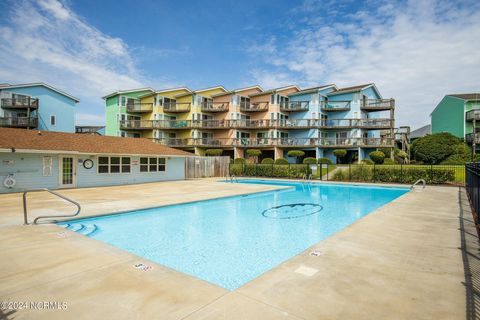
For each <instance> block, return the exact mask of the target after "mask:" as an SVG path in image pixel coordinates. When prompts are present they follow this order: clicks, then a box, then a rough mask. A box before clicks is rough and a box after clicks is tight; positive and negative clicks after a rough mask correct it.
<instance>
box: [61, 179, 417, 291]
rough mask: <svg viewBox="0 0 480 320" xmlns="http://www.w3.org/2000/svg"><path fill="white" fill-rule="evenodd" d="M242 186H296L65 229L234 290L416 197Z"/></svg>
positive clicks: (354, 189) (370, 190)
mask: <svg viewBox="0 0 480 320" xmlns="http://www.w3.org/2000/svg"><path fill="white" fill-rule="evenodd" d="M239 182H240V183H260V184H275V185H285V186H289V187H290V188H288V189H284V190H280V191H273V192H264V193H257V194H253V195H247V196H237V197H229V198H222V199H217V200H208V201H200V202H194V203H187V204H181V205H172V206H165V207H159V208H155V209H148V210H139V211H133V212H131V213H125V214H118V215H112V216H104V217H97V218H89V219H79V220H75V221H69V222H64V223H59V225H62V226H64V227H67V228H69V229H71V230H74V231H78V232H80V233H83V234H85V235H88V236H89V237H92V238H94V239H97V240H100V241H103V242H106V243H109V244H111V245H114V246H116V247H119V248H122V249H124V250H127V251H129V252H132V253H134V254H136V255H139V256H141V257H144V258H146V259H150V260H152V261H155V262H157V263H160V264H163V265H165V266H168V267H170V268H173V269H175V270H178V271H181V272H184V273H187V274H190V275H192V276H195V277H198V278H201V279H204V280H206V281H209V282H211V283H214V284H217V285H219V286H221V287H224V288H226V289H229V290H234V289H236V288H238V287H240V286H242V285H243V284H245V283H247V282H249V281H250V280H252V279H254V278H256V277H257V276H259V275H260V274H262V273H264V272H266V271H268V270H270V269H271V268H273V267H275V266H277V265H279V264H280V263H281V262H283V261H285V260H288V259H289V258H291V257H292V256H294V255H297V254H299V253H300V252H302V251H304V250H305V249H307V248H308V247H310V246H312V245H313V244H315V243H317V242H319V241H321V240H323V239H325V238H327V237H329V236H331V235H332V234H334V233H335V232H337V231H339V230H341V229H343V228H345V227H346V226H348V225H350V224H351V223H353V222H354V221H355V220H357V219H360V218H361V217H363V216H365V215H367V214H368V213H369V212H371V211H372V210H375V209H376V208H379V207H381V206H383V205H385V204H386V203H388V202H390V201H392V200H393V199H395V198H397V197H399V196H401V195H403V194H405V193H406V192H408V189H406V188H383V187H366V186H354V185H327V184H315V183H312V184H310V185H306V184H302V183H292V182H282V181H262V180H243V181H239Z"/></svg>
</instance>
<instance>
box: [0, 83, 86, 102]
mask: <svg viewBox="0 0 480 320" xmlns="http://www.w3.org/2000/svg"><path fill="white" fill-rule="evenodd" d="M29 87H44V88H47V89H50V90H52V91H55V92H57V93H59V94H61V95H62V96H65V97H67V98H69V99H71V100H73V101H75V102H76V103H78V102H80V99H78V98H76V97H74V96H72V95H70V94H68V93H66V92H64V91H62V90H60V89H57V88H55V87H52V86H51V85H49V84H46V83H44V82H36V83H23V84H11V85H10V84H3V85H1V86H0V89H15V88H29Z"/></svg>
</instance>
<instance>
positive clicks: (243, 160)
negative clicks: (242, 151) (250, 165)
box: [233, 158, 246, 164]
mask: <svg viewBox="0 0 480 320" xmlns="http://www.w3.org/2000/svg"><path fill="white" fill-rule="evenodd" d="M233 163H234V164H245V163H246V161H245V159H243V158H236V159H235V160H233Z"/></svg>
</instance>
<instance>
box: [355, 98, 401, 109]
mask: <svg viewBox="0 0 480 320" xmlns="http://www.w3.org/2000/svg"><path fill="white" fill-rule="evenodd" d="M393 108H395V100H394V99H367V100H365V101H364V103H363V105H362V106H361V109H362V110H366V111H382V110H390V109H393Z"/></svg>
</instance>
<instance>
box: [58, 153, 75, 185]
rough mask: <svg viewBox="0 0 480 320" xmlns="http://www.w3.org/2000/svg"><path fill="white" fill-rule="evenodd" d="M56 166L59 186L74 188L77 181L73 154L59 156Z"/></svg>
mask: <svg viewBox="0 0 480 320" xmlns="http://www.w3.org/2000/svg"><path fill="white" fill-rule="evenodd" d="M58 167H59V173H60V177H59V179H60V188H74V187H75V186H76V182H77V181H76V177H77V166H76V158H75V157H74V156H60V158H59V165H58Z"/></svg>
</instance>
